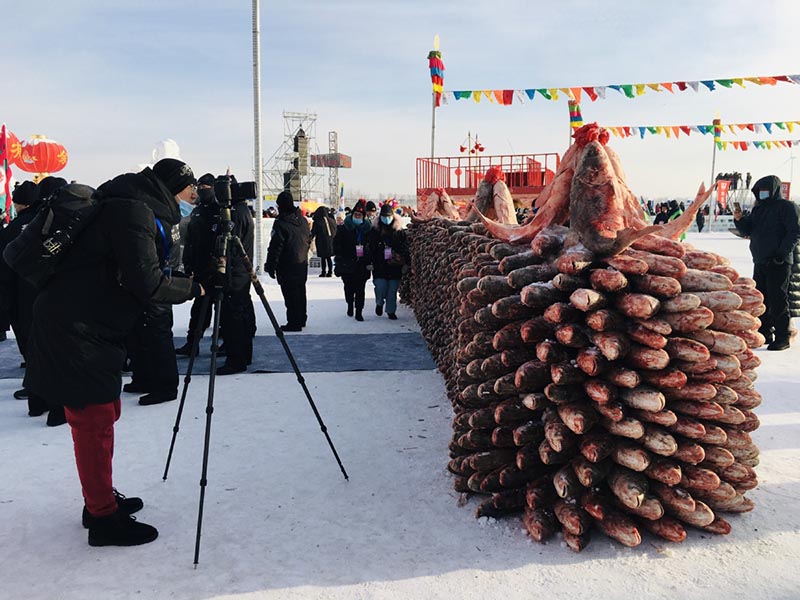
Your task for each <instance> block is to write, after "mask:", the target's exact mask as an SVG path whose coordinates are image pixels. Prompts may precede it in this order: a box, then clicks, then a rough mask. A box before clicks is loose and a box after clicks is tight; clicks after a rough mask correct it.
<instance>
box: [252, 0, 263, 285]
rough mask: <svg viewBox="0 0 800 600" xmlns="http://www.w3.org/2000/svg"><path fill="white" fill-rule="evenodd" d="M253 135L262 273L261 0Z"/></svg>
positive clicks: (257, 262) (255, 50)
mask: <svg viewBox="0 0 800 600" xmlns="http://www.w3.org/2000/svg"><path fill="white" fill-rule="evenodd" d="M253 137H254V138H255V139H254V144H255V152H254V154H255V158H254V162H255V165H254V167H255V168H254V170H255V175H256V177H255V179H256V200H255V212H256V239H255V242H256V244H255V245H256V247H255V252H254V254H255V256H254V262H255V268H256V273H261V265H262V264H263V263H264V235H263V234H264V224H263V222H262V221H263V203H264V173H263V168H262V165H261V9H260V7H259V0H253Z"/></svg>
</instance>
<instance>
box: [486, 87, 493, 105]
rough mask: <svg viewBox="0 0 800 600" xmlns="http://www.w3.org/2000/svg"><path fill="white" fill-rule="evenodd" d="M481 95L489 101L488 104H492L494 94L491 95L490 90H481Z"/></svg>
mask: <svg viewBox="0 0 800 600" xmlns="http://www.w3.org/2000/svg"><path fill="white" fill-rule="evenodd" d="M483 95H484V96H486V97H487V98H488V99H489V102H491V103H492V104H494V94H493V93H492V90H483Z"/></svg>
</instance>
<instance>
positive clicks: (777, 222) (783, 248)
mask: <svg viewBox="0 0 800 600" xmlns="http://www.w3.org/2000/svg"><path fill="white" fill-rule="evenodd" d="M761 190H766V191H768V192H769V193H770V196H769V197H768V198H767V199H766V200H758V193H759V192H760V191H761ZM753 194H754V195H755V197H756V203H755V206H753V210H752V211H751V212H750V214H749V215H745V216H743V217H742V218H741V219H739V220H738V221H734V224H735V225H736V229H738V230H739V232H740V233H742V234H743V235H747V236H750V253H751V254H752V255H753V262H754V263H756V264H762V263H768V262H771V261H776V262H786V263H789V264H791V263H792V262H793V260H794V259H793V250H794V247H795V245H796V244H797V240H798V239H800V212H799V211H798V208H797V205H796V204H794V203H793V202H790V201H789V200H784V199H783V198H781V180H780V179H778V178H777V177H775V176H774V175H770V176H768V177H762V178H761V179H759V180H758V181H756V183H755V185H754V186H753Z"/></svg>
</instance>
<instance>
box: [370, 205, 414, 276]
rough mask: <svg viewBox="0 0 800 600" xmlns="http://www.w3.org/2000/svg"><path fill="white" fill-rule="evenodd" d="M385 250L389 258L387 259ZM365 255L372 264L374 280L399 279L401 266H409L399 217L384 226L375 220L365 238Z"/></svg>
mask: <svg viewBox="0 0 800 600" xmlns="http://www.w3.org/2000/svg"><path fill="white" fill-rule="evenodd" d="M387 250H388V252H390V253H391V258H389V259H387V258H386V255H387ZM367 254H368V256H369V258H370V262H371V263H372V277H373V278H375V279H401V278H402V277H403V265H407V264H410V262H411V256H410V255H409V251H408V243H407V239H406V232H405V230H404V229H403V220H402V219H401V218H400V215H397V214H395V215H393V220H392V223H391V225H384V224H383V223H382V222H381V220H380V218H378V219H375V222H374V223H373V224H372V227H371V229H370V231H369V236H368V237H367Z"/></svg>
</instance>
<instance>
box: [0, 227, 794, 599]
mask: <svg viewBox="0 0 800 600" xmlns="http://www.w3.org/2000/svg"><path fill="white" fill-rule="evenodd" d="M689 241H690V242H691V243H694V244H695V245H696V246H698V247H700V248H704V249H710V250H713V251H716V252H719V253H721V254H724V255H726V256H728V257H730V258H731V259H732V261H733V265H734V267H736V268H737V269H738V270H739V271H740V273H742V274H745V275H748V274H750V272H751V267H750V264H749V253H748V250H747V243H746V242H745V241H743V240H740V239H738V238H734V237H733V236H732V235H730V234H728V233H711V234H707V233H704V234H690V236H689ZM308 293H309V298H310V311H309V314H310V319H309V327H308V329H307V333H316V334H320V333H359V332H363V333H366V332H370V333H376V332H385V333H386V334H387V335H391V333H392V332H394V331H397V330H402V331H418V327H417V326H416V323H415V322H414V319H413V315H411V313H410V312H409V311H408V310H407V309H406V308H405V307H403V306H401V307H400V309H399V310H398V316H399V320H398V321H394V322H392V321H389V320H388V319H386V317H383V318H380V319H379V318H378V317H376V316H375V315H374V313H373V312H372V305H371V303H370V301H369V298H370V297H372V296H371V286H368V302H367V311H365V317H366V321H365V322H363V323H357V322H355V321H354V320H353V319H348V318H347V317H346V316H345V315H344V308H345V305H344V302H343V300H342V292H341V281H340V280H339V279H336V278H324V279H321V278H318V277H316V272H312V277H311V278H310V279H309V285H308ZM267 295H268V298H269V299H270V301H271V305H272V307H273V309H274V310H275V312H276V315H277V316H278V319H279V320H280V322H283V316H284V311H283V302H282V300H281V297H280V291H279V289H278V287H277V285H276V284H275V283H274V281H272V280H269V281H268V282H267ZM256 310H257V313H258V314H259V320H260V322H259V335H268V334H269V331H270V330H269V328H268V326H267V322H266V319H265V316H264V310H263V308H261V307H260V305H257V306H256ZM175 321H176V324H179V325H183V326H184V329H183V330H182V328H181V327H180V326H176V329H175V333H176V335H182V334H183V333H184V332H185V323H186V322H187V321H188V306H187V305H184V306H181V307H178V308H177V309H176V318H175ZM299 335H305V333H304V334H299ZM6 343H13V342H6ZM289 343H290V344H291V336H289ZM758 355H759V356H760V357H761V359H762V361H763V364H762V366H761V367H760V369H759V379H758V381H757V384H756V385H757V388H758V389H759V391H761V393H762V394H763V395H764V403H763V404H762V406H761V407H759V408H758V409H757V411H756V412H757V414H758V415H759V417H760V419H761V428H760V429H759V430H758V431H756V432H755V433H754V434H753V435H754V438H755V440H756V441H757V443H758V445H759V446H760V448H761V464H760V465H759V466H758V468H757V471H758V474H759V479H760V486H759V487H758V488H757V489H755V490H753V491H751V492H749V493H748V496H749V497H751V498H752V499H753V500H754V501H755V503H756V509H755V510H754V511H753V512H752V513H749V514H745V515H740V516H737V515H733V516H731V517H730V519H729V520H730V521H731V523H732V525H733V532H732V533H731V534H730V535H728V536H713V535H710V534H705V533H701V532H698V531H694V530H691V531H690V533H689V537H688V539H687V541H686V542H684V543H683V544H669V543H667V542H663V541H661V540H659V539H657V538H654V537H651V536H649V535H647V534H645V535H644V541H643V543H642V545H641V546H639V547H638V548H633V549H629V548H624V547H622V546H620V545H619V544H616V543H615V542H612V541H611V540H609V539H608V538H605V537H604V536H603V535H602V534H599V533H597V534H596V535H595V536H594V539H593V542H592V543H591V544H590V545H589V547H588V548H587V549H586V550H585V551H583V552H582V553H580V554H574V553H572V552H571V551H570V550H568V549H567V548H566V547H565V545H564V544H563V543H562V542H561V540H560V539H559V538H558V537H554V538H553V539H552V540H551V541H550V542H549V543H547V544H544V545H540V544H537V543H535V542H533V541H531V540H530V538H528V537H527V536H526V535H525V533H524V530H523V528H522V526H521V523H520V520H519V519H504V520H494V519H480V520H475V519H474V517H473V514H474V510H475V507H476V502H475V500H471V501H469V502H468V503H467V504H466V505H465V506H460V505H459V497H458V494H456V493H455V492H454V491H453V490H452V481H451V476H450V475H449V474H448V473H447V471H446V469H445V465H446V461H447V444H448V441H449V437H450V421H451V418H452V411H451V408H450V404H449V401H448V400H447V398H446V396H445V394H444V386H443V382H442V378H441V376H440V375H439V374H438V372H435V371H406V372H395V371H380V372H344V373H309V374H305V378H306V381H307V385H308V387H309V389H310V391H311V394H312V396H313V398H314V401H315V402H316V405H317V407H318V409H319V412H320V414H321V416H322V418H323V420H324V422H325V424H326V425H327V427H328V429H329V434H330V436H331V438H332V440H333V443H334V444H335V446H336V449H337V450H338V452H339V455H340V456H341V459H342V461H343V463H344V466H345V468H346V469H347V472H348V474H349V476H350V481H349V482H346V481H345V480H344V478H343V477H342V474H341V472H340V470H339V468H338V466H337V465H336V462H335V460H334V457H333V455H332V453H331V451H330V448H329V447H328V445H327V442H326V441H325V438H324V436H323V434H322V432H321V431H320V426H319V424H318V423H317V421H316V419H315V418H314V415H313V413H312V411H311V409H310V408H309V405H308V402H307V401H306V399H305V397H304V395H303V393H302V391H301V389H300V386H299V385H298V383H297V380H296V378H295V376H294V375H293V374H285V373H284V374H247V375H235V376H228V377H220V378H218V379H217V386H216V393H215V401H214V406H215V411H214V414H213V421H212V429H211V447H210V453H209V466H208V486H207V488H206V499H205V513H204V521H203V537H202V546H201V551H200V562H199V565H198V567H197V569H194V568H193V565H192V559H193V552H194V541H195V527H196V523H197V507H198V498H199V489H200V488H199V485H198V483H199V480H200V472H201V461H202V451H203V430H204V426H205V404H206V394H207V391H208V390H207V384H208V377H202V376H195V377H194V378H193V380H192V383H191V385H190V387H189V392H188V398H187V402H186V408H185V411H184V414H183V418H182V421H181V427H180V432H179V434H178V438H177V444H176V449H175V454H174V456H173V459H172V465H171V467H170V472H169V477H168V479H167V480H166V481H165V482H164V481H162V473H163V470H164V463H165V459H166V454H167V449H168V447H169V442H170V438H171V436H172V427H173V424H174V422H175V415H176V411H177V408H178V403H177V402H172V403H167V404H164V405H159V406H151V407H140V406H138V405H137V404H136V396H134V395H131V394H123V415H122V418H121V420H120V421H119V423H118V424H117V428H116V461H115V485H116V486H117V487H118V488H119V489H120V490H121V491H122V492H123V493H125V494H127V495H131V496H133V495H138V496H141V497H142V498H143V499H144V501H145V508H144V509H143V510H142V511H141V512H140V513H138V515H137V516H138V517H139V518H140V519H141V520H142V521H143V522H146V523H151V524H153V525H155V526H157V527H158V528H159V531H160V536H159V538H158V540H156V541H155V542H153V543H152V544H148V545H145V546H140V547H135V548H91V547H89V546H88V545H87V543H86V531H85V530H84V529H83V528H82V527H81V523H80V511H81V505H82V499H81V495H80V487H79V484H78V480H77V476H76V473H75V466H74V462H73V457H72V450H71V440H70V436H69V429H68V428H67V427H66V426H65V427H58V428H55V429H53V428H48V427H45V425H44V419H43V418H37V419H32V418H29V417H28V416H27V415H26V414H25V406H24V403H23V402H19V401H15V400H13V399H11V393H12V392H13V391H14V390H15V389H17V388H18V387H19V385H20V382H19V381H18V380H0V397H2V398H4V399H5V400H2V401H0V440H2V444H1V445H0V481H2V488H0V540H2V543H1V544H0V572H2V574H3V575H2V588H0V589H2V592H0V596H2V597H4V598H15V599H16V598H26V599H51V598H59V599H84V598H90V597H92V598H93V597H102V598H104V599H106V600H112V599H116V598H131V597H138V598H148V599H160V598H170V599H184V598H185V599H194V598H204V599H212V598H213V599H222V598H226V599H227V598H235V599H237V600H239V599H263V598H281V599H293V598H335V599H338V598H342V599H344V598H347V599H350V598H390V599H396V598H426V599H427V598H455V597H459V598H481V599H486V598H500V597H503V598H506V599H515V598H530V597H532V596H538V597H545V598H568V597H576V598H589V597H592V598H670V599H674V598H690V599H691V598H698V599H699V598H717V597H723V596H724V595H726V594H732V593H735V594H737V595H739V596H741V597H744V598H748V599H751V598H770V599H773V598H797V597H798V596H799V595H800V591H798V590H799V589H800V572H798V569H797V565H798V564H800V510H798V509H800V471H799V470H798V464H800V408H798V405H797V401H796V397H797V392H796V390H797V389H798V385H799V384H800V371H799V370H798V368H797V362H798V359H799V358H800V346H795V347H794V348H792V349H791V350H789V351H786V352H780V353H770V352H766V351H765V350H759V351H758ZM354 358H355V359H358V360H360V361H361V362H369V361H375V360H381V358H380V357H369V356H368V357H352V356H343V357H342V360H353V359H354ZM726 518H727V517H726Z"/></svg>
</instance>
